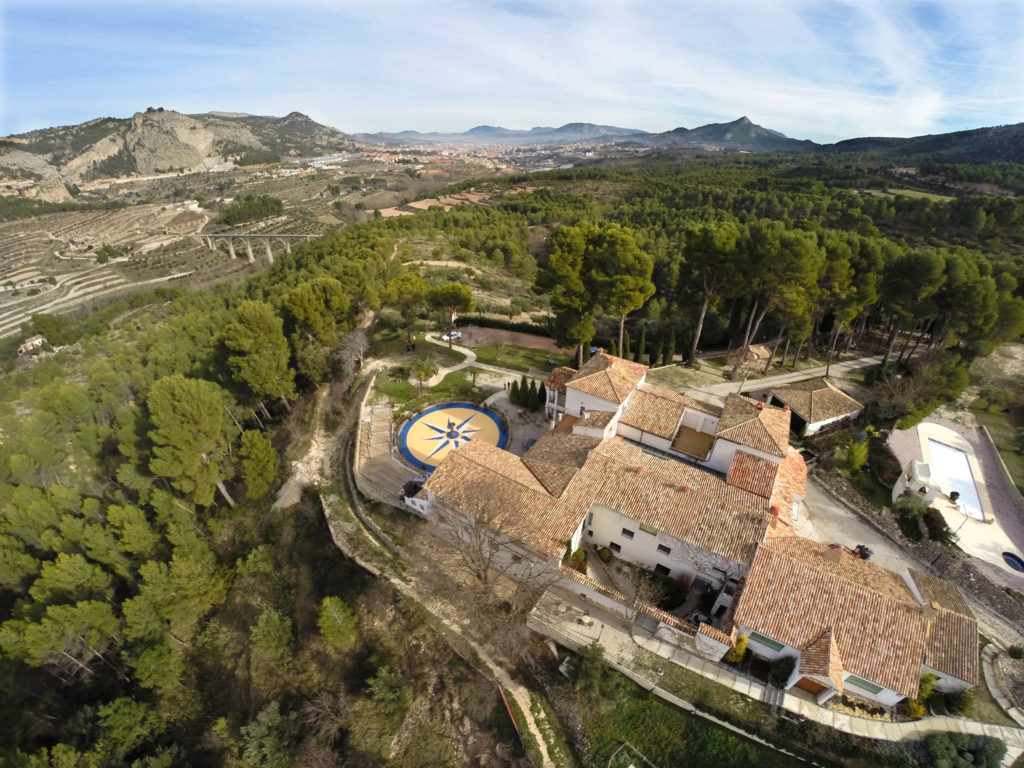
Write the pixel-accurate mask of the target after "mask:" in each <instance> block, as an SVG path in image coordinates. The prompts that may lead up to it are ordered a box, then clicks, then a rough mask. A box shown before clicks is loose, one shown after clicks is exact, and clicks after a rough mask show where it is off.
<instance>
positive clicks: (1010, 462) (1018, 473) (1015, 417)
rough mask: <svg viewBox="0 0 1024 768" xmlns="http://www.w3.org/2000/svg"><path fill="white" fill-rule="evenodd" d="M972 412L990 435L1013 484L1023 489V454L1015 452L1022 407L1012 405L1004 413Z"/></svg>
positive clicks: (1022, 421) (1023, 416)
mask: <svg viewBox="0 0 1024 768" xmlns="http://www.w3.org/2000/svg"><path fill="white" fill-rule="evenodd" d="M972 413H973V414H974V415H975V416H976V417H977V419H978V423H979V424H983V425H984V426H985V427H986V428H987V429H988V432H989V434H990V435H992V440H994V441H995V444H996V448H998V449H999V455H1000V456H1001V457H1002V458H1003V462H1004V463H1005V464H1006V468H1007V469H1008V470H1010V476H1011V477H1012V478H1013V482H1014V484H1015V485H1016V486H1017V487H1018V488H1022V489H1024V455H1021V454H1020V453H1018V452H1017V430H1018V429H1019V428H1020V427H1024V408H1020V407H1013V408H1010V410H1009V411H1006V412H1005V413H993V412H991V411H975V410H972ZM996 471H998V470H996Z"/></svg>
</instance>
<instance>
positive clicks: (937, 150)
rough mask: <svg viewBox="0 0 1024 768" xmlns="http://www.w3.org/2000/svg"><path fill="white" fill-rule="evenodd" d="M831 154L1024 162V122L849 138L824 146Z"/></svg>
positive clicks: (950, 160) (911, 159) (955, 161)
mask: <svg viewBox="0 0 1024 768" xmlns="http://www.w3.org/2000/svg"><path fill="white" fill-rule="evenodd" d="M824 149H825V151H827V152H837V153H839V152H842V153H846V152H876V153H881V154H883V155H885V156H887V157H893V158H896V159H903V160H906V161H908V162H910V161H919V160H923V159H928V160H933V161H936V162H943V163H972V164H977V163H991V162H1000V161H1001V162H1010V163H1024V123H1017V124H1016V125H1002V126H997V127H993V128H973V129H971V130H968V131H955V132H953V133H937V134H929V135H926V136H914V137H912V138H909V139H901V138H886V137H870V138H862V139H847V140H846V141H840V142H837V143H835V144H830V145H828V146H826V147H824Z"/></svg>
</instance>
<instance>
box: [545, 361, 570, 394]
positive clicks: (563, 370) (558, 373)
mask: <svg viewBox="0 0 1024 768" xmlns="http://www.w3.org/2000/svg"><path fill="white" fill-rule="evenodd" d="M575 375H576V369H575V368H567V367H566V366H564V365H560V366H559V367H558V368H555V370H553V371H552V372H551V374H550V375H549V376H548V380H547V381H546V382H544V386H546V387H547V388H548V389H553V390H555V391H556V392H561V393H562V394H563V395H564V394H565V385H566V384H568V383H569V382H570V381H572V377H573V376H575Z"/></svg>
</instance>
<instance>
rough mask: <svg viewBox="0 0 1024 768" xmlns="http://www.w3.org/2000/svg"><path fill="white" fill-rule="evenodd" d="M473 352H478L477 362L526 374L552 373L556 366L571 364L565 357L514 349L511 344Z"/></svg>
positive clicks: (483, 347) (527, 348)
mask: <svg viewBox="0 0 1024 768" xmlns="http://www.w3.org/2000/svg"><path fill="white" fill-rule="evenodd" d="M473 351H474V352H476V359H477V362H481V363H484V364H485V365H497V366H500V367H501V368H510V369H511V370H513V371H523V372H524V373H525V372H526V371H529V370H538V371H550V370H553V369H554V368H555V367H556V366H559V365H568V364H569V360H568V359H567V358H566V357H565V356H564V355H552V354H550V353H548V352H545V351H544V350H541V349H531V348H529V347H514V346H512V345H511V344H503V345H502V346H501V347H498V346H495V345H484V346H481V347H476V348H475V349H474V350H473ZM549 360H554V365H552V364H551V363H549V362H548V361H549Z"/></svg>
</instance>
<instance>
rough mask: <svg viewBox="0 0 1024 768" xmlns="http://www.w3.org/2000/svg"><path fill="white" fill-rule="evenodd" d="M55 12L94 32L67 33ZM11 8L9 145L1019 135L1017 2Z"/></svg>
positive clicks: (224, 3)
mask: <svg viewBox="0 0 1024 768" xmlns="http://www.w3.org/2000/svg"><path fill="white" fill-rule="evenodd" d="M154 6H155V8H154ZM56 7H61V8H63V9H65V10H67V11H68V12H72V11H74V12H78V13H85V12H88V13H90V14H92V16H94V17H95V25H94V27H95V28H92V27H90V28H89V29H88V30H86V31H85V33H83V32H82V30H80V29H77V28H74V27H69V26H68V25H61V24H60V23H59V22H58V21H56V20H57V19H60V18H61V14H60V13H54V11H53V9H54V8H56ZM12 9H13V10H12ZM5 13H7V14H8V15H10V16H11V17H12V18H17V19H29V20H30V21H31V26H30V29H28V30H27V31H28V32H30V33H34V34H14V33H13V32H12V30H11V29H8V30H7V33H8V34H7V35H6V36H5V38H4V40H3V43H4V46H5V48H6V47H9V48H10V49H11V50H12V51H13V53H11V54H5V57H4V58H5V59H6V61H7V64H8V66H7V71H6V73H5V77H4V81H3V85H4V86H5V89H4V91H5V94H4V99H3V102H2V103H3V106H4V111H5V113H6V114H5V115H4V117H3V119H2V121H0V130H4V131H7V130H13V129H14V128H13V126H14V125H16V124H17V125H18V128H19V129H24V128H25V127H28V126H25V125H21V124H18V120H19V119H20V120H22V121H24V120H29V119H36V118H37V119H38V120H42V121H46V122H43V123H42V124H52V123H53V122H73V121H77V120H81V119H86V118H87V117H90V116H93V115H94V114H98V113H115V114H130V113H131V112H132V111H134V110H136V109H141V108H144V107H145V106H148V105H150V104H162V105H163V106H166V107H171V108H179V109H191V110H204V109H225V108H232V109H238V110H244V111H250V112H260V113H278V114H283V113H285V112H288V111H290V110H292V109H299V110H302V111H304V112H307V113H309V114H311V115H313V116H314V117H315V118H316V119H319V120H322V121H323V122H328V123H330V124H332V125H335V126H336V127H338V128H340V129H342V130H347V131H373V130H401V129H404V128H417V129H420V130H437V129H439V130H464V129H466V128H469V127H471V126H472V125H474V124H477V123H481V122H487V123H492V124H493V123H499V124H503V125H506V126H508V127H516V128H522V127H530V126H533V125H540V124H545V125H559V124H561V123H564V122H568V121H571V120H587V121H592V122H603V123H614V124H619V125H626V126H630V127H637V128H645V129H648V130H667V129H670V128H673V127H676V126H678V125H686V126H687V127H694V126H696V125H699V124H702V123H705V122H711V121H715V122H718V121H727V120H732V119H735V118H737V117H739V116H740V115H741V114H746V115H748V116H749V117H750V118H751V119H753V120H754V121H755V122H758V123H760V124H762V125H765V126H767V127H770V128H774V129H777V130H781V131H783V132H785V133H787V134H789V135H791V136H795V137H798V138H804V137H809V138H815V139H819V140H822V139H824V140H832V139H837V138H846V137H851V136H857V135H879V134H882V135H912V134H919V133H927V132H936V131H941V130H947V129H949V127H950V126H955V127H966V125H984V124H995V123H1007V122H1017V121H1020V120H1022V119H1024V78H1021V76H1020V72H1021V71H1024V8H1022V7H1021V6H1020V4H1019V2H1016V0H1011V1H1010V2H1000V1H999V0H991V1H987V0H980V2H973V3H971V4H967V3H962V2H959V1H958V0H941V1H940V2H935V3H932V4H930V5H922V4H917V3H910V2H901V1H900V0H856V2H837V1H835V0H833V1H832V2H810V0H789V1H786V0H782V1H780V2H773V3H763V2H752V1H734V2H725V3H723V2H711V1H710V0H693V1H692V2H687V3H685V4H683V3H680V4H671V3H668V4H666V3H664V2H663V0H660V1H659V2H654V1H653V0H633V1H625V0H623V1H613V0H606V1H594V2H585V1H584V0H570V1H569V2H561V3H558V2H551V1H550V0H548V1H547V2H539V1H538V0H494V1H493V2H479V1H478V0H447V1H445V0H439V1H438V2H433V3H430V4H427V3H422V2H412V1H411V0H382V2H378V3H372V4H371V3H355V2H336V0H297V1H296V2H291V3H287V4H286V3H283V2H269V1H268V0H247V1H246V2H242V0H218V1H217V2H200V0H180V1H179V2H178V3H175V4H174V5H171V4H169V3H166V4H164V3H160V4H142V8H141V9H140V6H139V5H138V4H135V3H128V2H119V1H118V2H112V3H103V4H100V3H89V2H74V3H72V2H70V1H69V0H68V1H67V2H56V3H55V2H47V1H46V0H42V2H32V3H28V2H25V1H24V0H15V1H14V2H11V3H9V5H8V9H7V10H6V11H5ZM152 19H159V23H157V22H155V21H151V20H152ZM105 22H109V23H105ZM129 22H134V23H129ZM19 33H20V30H19ZM30 45H36V46H40V47H41V51H42V52H43V53H45V52H46V51H47V49H48V48H49V50H52V51H53V52H54V54H55V55H54V56H53V57H52V58H53V62H52V63H51V64H50V65H48V66H49V69H48V68H47V66H46V65H44V66H42V67H39V66H33V67H26V68H25V71H14V70H12V68H11V67H12V66H15V65H16V64H17V63H18V62H19V61H22V60H25V59H23V58H21V56H22V55H24V56H27V57H30V53H31V52H29V51H27V47H28V46H30ZM61 49H63V51H64V52H65V53H66V55H65V56H61V55H59V53H60V51H61ZM68 56H73V64H74V66H73V67H68V66H67V64H68V61H67V57H68ZM48 58H51V57H42V58H41V57H39V56H37V57H36V58H34V59H31V60H32V61H33V62H34V63H37V64H38V63H39V62H40V61H43V62H44V63H45V61H46V60H47V59H48ZM40 84H47V85H48V88H46V89H43V88H41V87H40ZM62 86H63V87H62ZM48 100H49V101H48ZM61 114H64V115H68V116H69V117H65V118H60V117H59V115H61ZM12 115H16V116H17V117H16V118H14V119H12ZM32 127H39V126H38V124H37V125H35V126H32Z"/></svg>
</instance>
